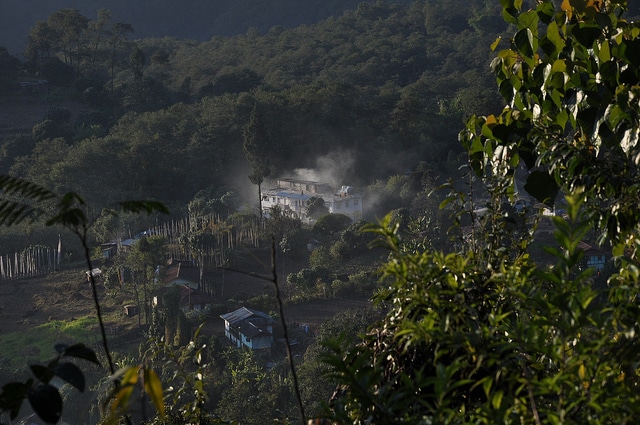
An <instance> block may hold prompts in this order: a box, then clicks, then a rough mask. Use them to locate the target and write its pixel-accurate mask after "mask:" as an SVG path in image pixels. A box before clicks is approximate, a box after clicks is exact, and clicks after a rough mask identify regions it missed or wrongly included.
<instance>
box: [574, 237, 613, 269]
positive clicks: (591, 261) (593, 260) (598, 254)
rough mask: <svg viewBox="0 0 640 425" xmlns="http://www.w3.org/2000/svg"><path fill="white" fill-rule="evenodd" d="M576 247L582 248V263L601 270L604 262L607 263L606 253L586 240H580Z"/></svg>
mask: <svg viewBox="0 0 640 425" xmlns="http://www.w3.org/2000/svg"><path fill="white" fill-rule="evenodd" d="M578 248H579V249H581V250H582V252H583V253H584V257H583V259H582V262H583V265H584V266H586V267H589V268H592V269H595V270H597V271H598V272H599V271H602V269H604V266H605V264H606V263H607V254H606V253H605V252H604V251H602V250H600V249H598V248H596V247H593V246H591V245H589V244H588V243H586V242H580V243H579V244H578Z"/></svg>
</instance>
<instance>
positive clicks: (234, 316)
mask: <svg viewBox="0 0 640 425" xmlns="http://www.w3.org/2000/svg"><path fill="white" fill-rule="evenodd" d="M220 318H222V320H224V334H225V336H226V337H227V338H229V340H230V341H231V342H232V343H233V344H234V345H235V346H236V347H238V348H239V347H242V346H243V345H244V346H246V347H249V348H251V349H252V350H257V349H260V348H271V345H272V344H273V324H274V323H275V321H274V320H273V319H272V318H271V317H270V316H269V315H268V314H267V313H263V312H261V311H258V310H253V309H250V308H247V307H241V308H239V309H237V310H235V311H232V312H231V313H227V314H222V315H220Z"/></svg>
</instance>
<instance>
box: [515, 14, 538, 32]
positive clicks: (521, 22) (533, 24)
mask: <svg viewBox="0 0 640 425" xmlns="http://www.w3.org/2000/svg"><path fill="white" fill-rule="evenodd" d="M539 22H540V18H539V17H538V13H537V12H536V11H534V10H529V11H527V12H525V13H522V14H520V15H519V16H518V26H519V28H528V29H529V30H531V33H532V34H533V35H535V34H537V33H538V23H539Z"/></svg>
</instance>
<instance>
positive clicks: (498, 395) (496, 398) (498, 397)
mask: <svg viewBox="0 0 640 425" xmlns="http://www.w3.org/2000/svg"><path fill="white" fill-rule="evenodd" d="M503 396H504V392H503V391H496V392H495V393H494V394H493V396H492V397H491V406H493V408H494V409H500V406H501V405H502V397H503Z"/></svg>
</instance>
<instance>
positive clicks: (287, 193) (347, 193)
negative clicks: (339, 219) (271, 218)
mask: <svg viewBox="0 0 640 425" xmlns="http://www.w3.org/2000/svg"><path fill="white" fill-rule="evenodd" d="M311 198H322V199H323V200H324V203H325V206H326V207H327V208H328V209H329V213H330V214H344V215H346V216H348V217H350V218H351V220H353V221H357V220H360V219H361V218H362V194H360V193H356V192H355V190H354V189H353V188H352V187H351V186H342V187H341V188H340V189H338V190H334V189H333V188H331V186H329V185H328V184H327V183H319V182H314V181H310V180H297V179H288V178H283V179H278V180H277V182H276V187H275V188H272V189H268V190H264V191H262V194H261V199H262V211H263V213H264V214H265V215H268V214H269V210H270V209H271V208H272V207H275V206H278V207H280V208H281V209H282V211H284V212H286V213H289V214H291V215H293V216H294V217H297V218H300V219H301V220H302V221H305V222H309V221H310V218H309V217H308V215H307V207H308V206H309V201H310V200H311Z"/></svg>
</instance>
